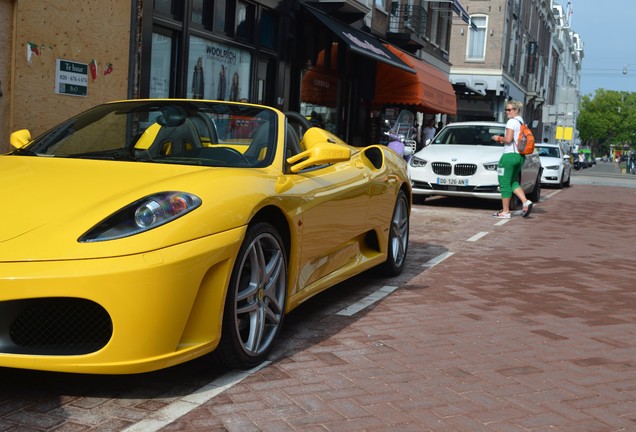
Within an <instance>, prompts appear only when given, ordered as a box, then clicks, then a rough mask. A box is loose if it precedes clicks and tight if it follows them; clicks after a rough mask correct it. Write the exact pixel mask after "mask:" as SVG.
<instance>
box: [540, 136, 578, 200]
mask: <svg viewBox="0 0 636 432" xmlns="http://www.w3.org/2000/svg"><path fill="white" fill-rule="evenodd" d="M535 148H536V150H537V151H538V152H539V158H540V159H541V166H542V167H543V174H541V183H543V184H546V185H556V186H557V187H558V188H559V189H560V188H562V187H563V186H570V175H571V174H572V163H571V162H570V155H568V154H565V152H564V151H563V149H562V148H561V146H560V145H559V144H550V143H540V144H536V146H535Z"/></svg>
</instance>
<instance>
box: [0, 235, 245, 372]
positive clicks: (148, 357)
mask: <svg viewBox="0 0 636 432" xmlns="http://www.w3.org/2000/svg"><path fill="white" fill-rule="evenodd" d="M244 234H245V228H244V227H242V228H238V229H234V230H230V231H227V232H224V233H221V234H216V235H213V236H209V237H205V238H202V239H197V240H194V241H190V242H186V243H183V244H179V245H176V246H171V247H168V248H165V249H161V250H157V251H152V252H148V253H144V254H137V255H130V256H122V257H116V258H108V259H95V260H90V259H89V260H72V261H48V262H18V263H6V262H5V263H0V366H1V367H13V368H24V369H38V370H49V371H59V372H78V373H104V374H120V373H140V372H147V371H151V370H157V369H162V368H165V367H169V366H172V365H175V364H178V363H182V362H184V361H187V360H189V359H192V358H194V357H198V356H200V355H203V354H206V353H208V352H211V351H212V350H214V348H216V345H217V344H218V341H219V338H220V334H221V320H222V313H223V305H224V301H225V294H226V287H227V285H228V282H229V277H230V273H231V269H232V266H233V264H234V258H235V256H236V254H237V252H238V249H239V247H240V244H241V241H242V239H243V236H244Z"/></svg>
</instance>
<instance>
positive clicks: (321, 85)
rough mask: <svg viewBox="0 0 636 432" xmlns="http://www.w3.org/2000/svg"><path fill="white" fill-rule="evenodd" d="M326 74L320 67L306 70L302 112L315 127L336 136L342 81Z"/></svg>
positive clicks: (303, 82) (302, 90) (302, 93)
mask: <svg viewBox="0 0 636 432" xmlns="http://www.w3.org/2000/svg"><path fill="white" fill-rule="evenodd" d="M319 58H320V56H319ZM325 72H326V71H324V70H321V68H318V67H315V68H309V69H306V70H305V72H304V74H303V80H302V89H301V104H300V112H301V114H302V115H304V116H305V117H306V118H307V119H308V120H309V121H310V122H311V123H312V124H313V125H314V126H317V127H320V128H323V129H327V130H328V131H330V132H332V133H334V134H335V133H336V130H337V116H336V107H337V101H338V87H339V84H340V80H339V79H338V77H337V76H335V75H332V74H329V73H325Z"/></svg>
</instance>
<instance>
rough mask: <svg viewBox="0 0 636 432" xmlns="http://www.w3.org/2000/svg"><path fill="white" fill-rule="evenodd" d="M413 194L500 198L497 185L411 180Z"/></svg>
mask: <svg viewBox="0 0 636 432" xmlns="http://www.w3.org/2000/svg"><path fill="white" fill-rule="evenodd" d="M411 188H412V192H413V195H443V196H469V197H474V198H485V199H501V192H500V190H499V185H498V184H497V185H480V186H470V185H469V186H455V185H438V184H435V183H428V182H425V181H417V180H411Z"/></svg>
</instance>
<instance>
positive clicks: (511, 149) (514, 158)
mask: <svg viewBox="0 0 636 432" xmlns="http://www.w3.org/2000/svg"><path fill="white" fill-rule="evenodd" d="M521 107H522V105H521V102H519V101H515V100H511V101H509V102H508V103H507V104H506V117H508V121H507V122H506V135H505V136H503V137H502V136H500V135H493V136H492V140H493V141H497V142H498V143H501V144H503V145H504V150H503V154H502V155H501V158H500V159H499V165H498V167H497V174H498V179H499V189H500V190H501V203H502V206H503V208H502V209H501V211H498V212H496V213H495V214H493V216H494V217H496V218H499V219H510V199H511V198H512V194H515V195H516V196H517V197H518V198H519V199H520V200H521V202H522V203H523V212H522V213H521V215H522V216H523V217H527V216H528V215H529V214H530V212H531V211H532V206H533V204H534V203H533V202H532V201H530V200H529V199H527V198H526V194H525V193H523V189H522V188H521V185H520V184H519V181H518V179H519V174H520V173H521V167H522V166H523V163H524V162H525V160H526V157H525V156H524V155H521V154H519V150H517V140H518V139H519V132H520V131H521V125H522V124H523V118H522V117H521Z"/></svg>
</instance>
